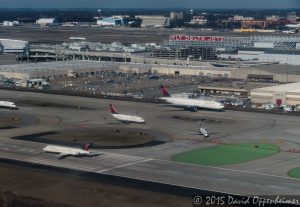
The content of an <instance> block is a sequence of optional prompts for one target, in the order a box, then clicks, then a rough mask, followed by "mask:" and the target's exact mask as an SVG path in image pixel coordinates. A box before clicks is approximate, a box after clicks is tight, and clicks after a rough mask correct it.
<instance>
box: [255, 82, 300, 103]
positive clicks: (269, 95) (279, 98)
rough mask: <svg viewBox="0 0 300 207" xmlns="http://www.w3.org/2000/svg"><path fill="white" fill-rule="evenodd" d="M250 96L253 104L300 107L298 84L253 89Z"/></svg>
mask: <svg viewBox="0 0 300 207" xmlns="http://www.w3.org/2000/svg"><path fill="white" fill-rule="evenodd" d="M250 96H251V102H252V103H255V104H269V103H270V104H277V105H282V104H284V105H300V82H297V83H290V84H284V85H277V86H270V87H264V88H257V89H253V90H251V91H250Z"/></svg>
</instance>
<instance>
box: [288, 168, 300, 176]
mask: <svg viewBox="0 0 300 207" xmlns="http://www.w3.org/2000/svg"><path fill="white" fill-rule="evenodd" d="M288 175H289V176H290V177H293V178H299V179H300V167H297V168H294V169H291V170H290V171H289V172H288Z"/></svg>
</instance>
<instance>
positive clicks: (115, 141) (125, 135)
mask: <svg viewBox="0 0 300 207" xmlns="http://www.w3.org/2000/svg"><path fill="white" fill-rule="evenodd" d="M13 139H20V140H27V141H35V142H42V143H50V144H61V145H70V146H82V145H84V144H86V143H93V147H94V148H103V147H107V148H108V147H111V148H118V147H121V148H122V147H137V146H140V147H143V146H145V145H147V146H149V145H153V144H155V143H156V142H158V141H156V139H155V137H154V136H153V135H151V134H150V133H148V132H146V131H143V130H138V129H123V128H116V129H109V128H103V129H75V130H68V131H57V132H54V131H53V132H44V133H38V134H30V135H24V136H19V137H13ZM156 144H158V143H156ZM159 144H161V143H159Z"/></svg>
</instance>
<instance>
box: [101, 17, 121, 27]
mask: <svg viewBox="0 0 300 207" xmlns="http://www.w3.org/2000/svg"><path fill="white" fill-rule="evenodd" d="M97 25H99V26H122V25H124V20H123V18H122V17H103V18H102V17H101V18H97Z"/></svg>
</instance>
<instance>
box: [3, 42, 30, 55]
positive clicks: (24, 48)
mask: <svg viewBox="0 0 300 207" xmlns="http://www.w3.org/2000/svg"><path fill="white" fill-rule="evenodd" d="M0 43H1V45H2V46H3V52H4V53H16V54H17V53H23V54H28V51H29V44H28V42H27V41H23V40H12V39H0Z"/></svg>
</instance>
